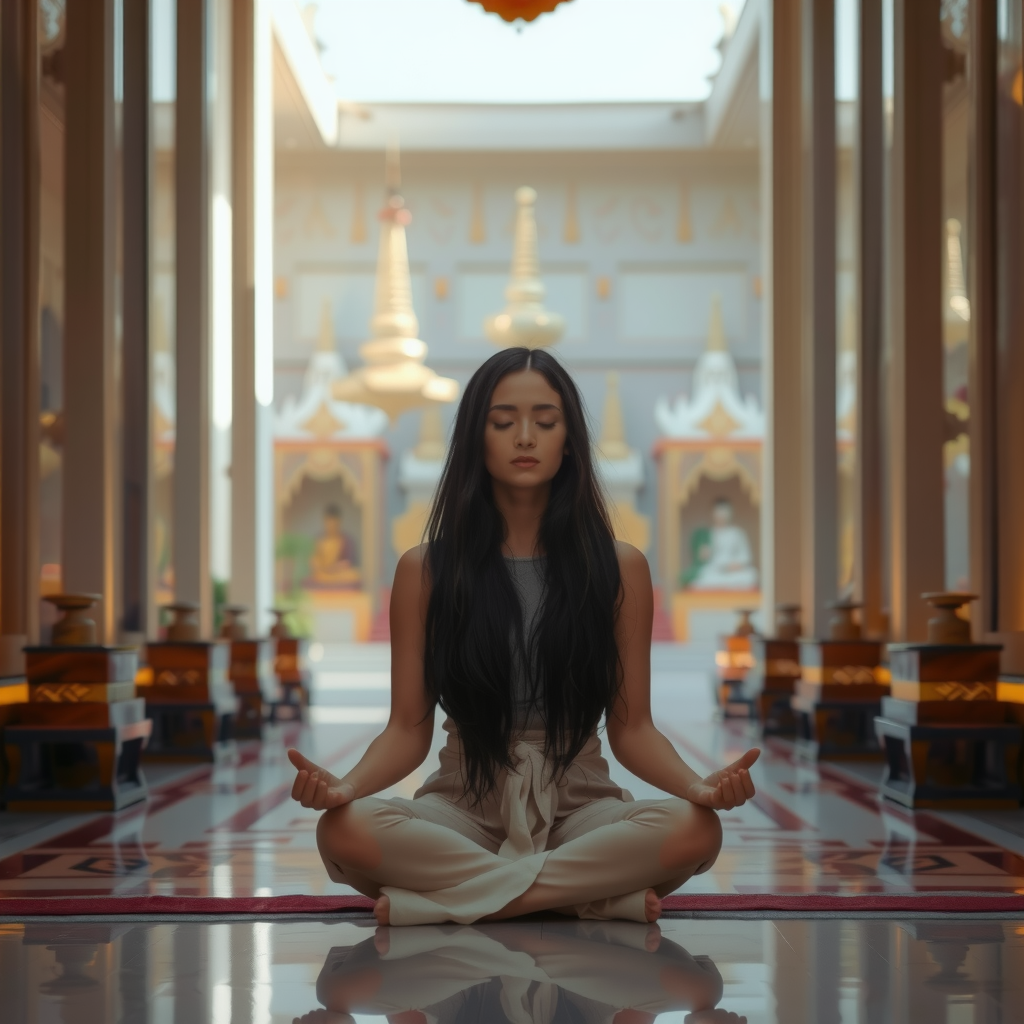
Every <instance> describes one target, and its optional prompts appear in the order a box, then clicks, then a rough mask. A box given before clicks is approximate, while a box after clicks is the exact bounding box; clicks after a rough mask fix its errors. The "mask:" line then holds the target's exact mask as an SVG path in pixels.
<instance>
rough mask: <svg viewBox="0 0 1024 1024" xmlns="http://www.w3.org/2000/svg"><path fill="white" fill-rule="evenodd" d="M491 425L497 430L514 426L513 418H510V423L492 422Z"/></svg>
mask: <svg viewBox="0 0 1024 1024" xmlns="http://www.w3.org/2000/svg"><path fill="white" fill-rule="evenodd" d="M491 426H492V427H494V429H495V430H507V429H508V428H509V427H511V426H512V420H509V421H508V423H493V422H492V423H491Z"/></svg>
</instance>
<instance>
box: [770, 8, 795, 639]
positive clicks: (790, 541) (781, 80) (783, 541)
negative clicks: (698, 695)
mask: <svg viewBox="0 0 1024 1024" xmlns="http://www.w3.org/2000/svg"><path fill="white" fill-rule="evenodd" d="M762 18H763V21H762V25H761V54H760V68H761V84H760V94H761V96H760V98H761V199H762V201H761V208H762V210H764V218H765V230H764V254H763V257H762V264H763V266H764V280H765V288H764V339H765V340H764V351H763V355H762V367H763V371H762V372H763V379H764V403H765V424H766V436H765V446H764V489H763V493H764V497H763V500H762V504H761V566H762V587H761V590H762V594H763V595H764V610H763V621H764V623H765V625H766V627H767V628H771V626H770V624H771V623H772V622H773V621H774V609H775V605H776V604H781V603H799V602H800V601H801V597H802V595H801V564H802V558H803V552H802V547H801V529H800V524H801V515H802V504H801V500H800V493H801V491H800V488H801V477H800V457H799V453H800V451H801V448H802V445H803V421H802V409H801V393H802V385H801V380H802V367H801V361H800V331H801V321H800V296H801V279H800V274H801V267H800V252H801V249H802V245H803V239H802V236H801V223H802V221H801V188H802V186H801V179H802V163H801V155H800V153H801V150H800V146H801V142H800V124H801V114H800V71H801V69H800V24H801V19H800V0H771V2H770V3H765V4H764V6H763V7H762Z"/></svg>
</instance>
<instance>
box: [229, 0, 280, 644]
mask: <svg viewBox="0 0 1024 1024" xmlns="http://www.w3.org/2000/svg"><path fill="white" fill-rule="evenodd" d="M232 16H233V30H232V38H233V40H234V46H233V49H232V107H233V110H234V118H233V128H232V193H233V201H232V232H233V239H232V250H233V262H234V275H233V291H234V304H233V314H232V316H233V332H234V345H233V351H232V373H233V390H232V416H231V508H232V531H231V582H230V588H229V592H230V597H231V600H232V602H234V603H238V604H244V605H248V606H249V607H250V608H251V609H252V616H251V617H250V622H251V623H252V624H253V627H254V631H255V632H257V633H263V632H265V631H266V626H267V625H268V622H269V615H268V613H267V609H268V608H269V607H270V605H271V604H272V603H273V599H274V575H273V573H274V492H273V438H272V434H271V430H272V422H271V418H272V409H271V402H272V401H273V396H274V363H273V359H274V339H273V314H274V310H273V286H274V282H273V194H274V179H273V168H274V150H273V147H274V138H273V119H272V118H273V107H272V97H271V95H270V82H271V74H272V68H271V62H272V56H273V51H272V43H273V40H272V37H271V21H270V6H269V4H268V3H267V2H266V0H255V2H253V0H235V2H234V5H233V8H232Z"/></svg>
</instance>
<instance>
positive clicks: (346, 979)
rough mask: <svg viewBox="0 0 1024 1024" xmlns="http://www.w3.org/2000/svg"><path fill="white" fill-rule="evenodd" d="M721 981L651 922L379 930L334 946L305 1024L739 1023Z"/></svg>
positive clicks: (707, 962)
mask: <svg viewBox="0 0 1024 1024" xmlns="http://www.w3.org/2000/svg"><path fill="white" fill-rule="evenodd" d="M722 987H723V983H722V976H721V974H720V973H719V971H718V968H717V967H716V966H715V964H714V962H713V961H712V960H711V959H710V957H707V956H703V955H700V954H697V955H692V954H690V953H689V952H688V951H687V950H685V949H684V948H683V947H682V946H680V945H679V944H678V943H676V942H673V941H672V940H671V939H669V938H667V937H665V936H664V935H663V934H662V932H661V929H660V928H658V927H657V926H656V925H642V924H632V923H627V922H604V923H597V922H565V923H560V922H557V923H544V924H536V923H524V924H495V925H480V926H476V927H470V926H451V927H423V928H381V929H378V930H377V932H376V934H375V935H374V936H373V937H371V938H368V939H365V940H364V941H363V942H360V943H358V944H357V945H354V946H338V947H335V948H334V949H332V950H331V951H330V953H329V954H328V956H327V960H326V961H325V963H324V966H323V969H322V970H321V972H320V976H319V978H318V979H317V983H316V994H317V998H318V999H319V1001H320V1002H321V1004H322V1005H323V1009H319V1010H313V1011H311V1012H310V1013H307V1014H305V1015H304V1016H302V1017H300V1018H298V1020H300V1021H302V1022H303V1024H353V1022H354V1021H355V1019H356V1016H357V1015H361V1014H368V1015H374V1016H378V1015H385V1016H386V1017H387V1019H388V1021H390V1022H392V1024H428V1022H429V1024H461V1022H464V1021H489V1022H494V1024H502V1022H506V1021H507V1022H509V1024H527V1022H529V1024H562V1022H564V1024H569V1022H581V1024H583V1022H586V1024H591V1022H593V1024H598V1022H612V1024H647V1022H648V1021H653V1020H655V1019H656V1018H657V1017H658V1016H659V1015H660V1014H663V1013H666V1012H669V1011H685V1012H686V1016H685V1017H684V1020H685V1021H686V1024H739V1022H741V1021H742V1022H745V1021H746V1018H745V1017H740V1016H738V1015H736V1014H733V1013H729V1012H728V1011H727V1010H724V1009H719V1008H718V1003H719V1001H720V1000H721V998H722Z"/></svg>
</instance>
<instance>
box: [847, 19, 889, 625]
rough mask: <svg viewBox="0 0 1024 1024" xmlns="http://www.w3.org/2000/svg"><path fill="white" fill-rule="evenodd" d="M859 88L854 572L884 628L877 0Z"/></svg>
mask: <svg viewBox="0 0 1024 1024" xmlns="http://www.w3.org/2000/svg"><path fill="white" fill-rule="evenodd" d="M858 29H859V32H860V47H859V51H860V61H859V68H858V77H859V84H858V89H857V138H856V143H855V145H856V147H857V152H856V157H855V159H856V167H857V217H858V224H857V257H856V258H857V303H858V317H857V326H858V330H857V437H856V445H857V449H856V469H855V479H856V492H855V498H854V500H855V502H856V505H855V510H854V531H855V534H854V554H853V560H854V561H853V572H854V586H855V588H856V589H855V592H856V597H857V599H858V600H859V601H860V602H861V603H862V604H863V606H864V608H863V611H862V612H861V616H862V621H863V624H864V627H865V631H866V632H867V633H868V634H869V635H878V634H879V633H880V632H881V631H882V630H883V628H884V625H883V618H882V607H883V603H884V598H883V592H882V584H883V578H884V552H883V530H882V422H881V414H882V395H883V392H882V336H883V327H884V301H883V300H884V293H883V280H882V266H883V257H884V245H883V217H882V210H883V198H884V197H883V184H882V181H883V175H882V170H883V163H882V161H883V136H882V0H860V11H859V19H858Z"/></svg>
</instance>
